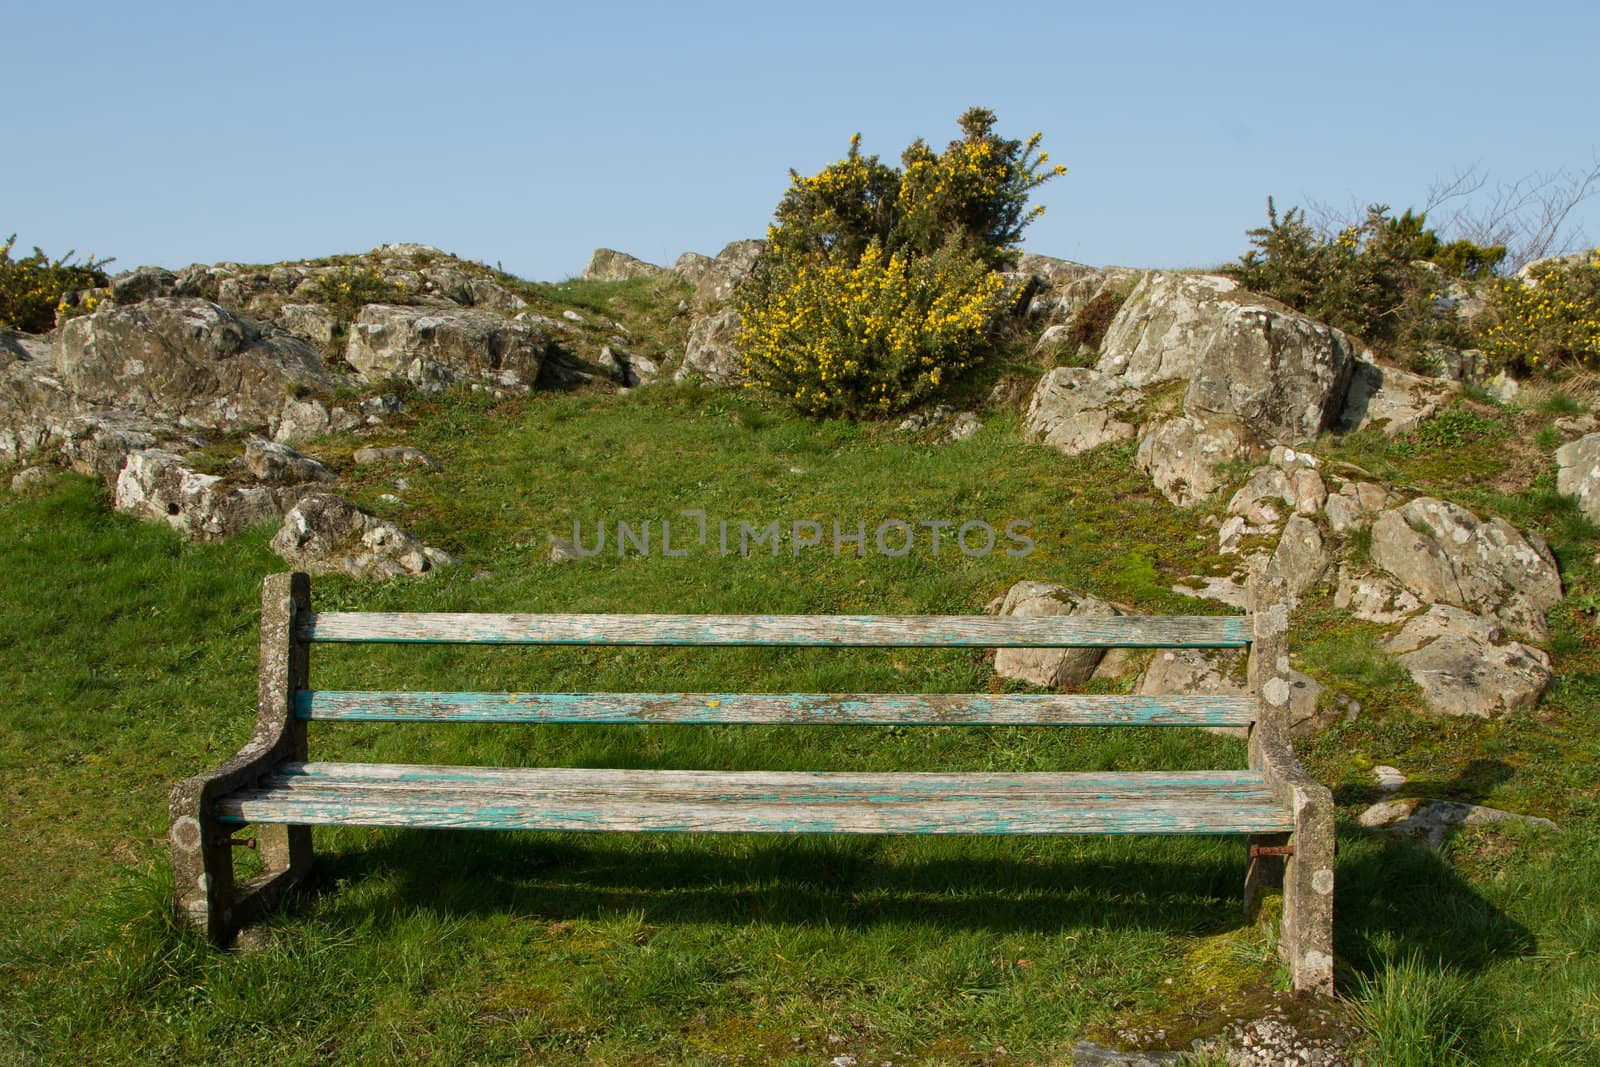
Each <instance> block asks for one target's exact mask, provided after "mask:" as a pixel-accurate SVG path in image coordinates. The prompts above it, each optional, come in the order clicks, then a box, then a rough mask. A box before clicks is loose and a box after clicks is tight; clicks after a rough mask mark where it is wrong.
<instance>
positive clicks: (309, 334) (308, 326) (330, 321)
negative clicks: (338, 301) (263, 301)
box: [277, 304, 339, 349]
mask: <svg viewBox="0 0 1600 1067" xmlns="http://www.w3.org/2000/svg"><path fill="white" fill-rule="evenodd" d="M277 323H278V325H279V326H280V327H282V328H283V329H285V330H288V331H289V332H290V333H292V334H295V335H297V336H299V337H304V338H305V339H306V340H307V341H310V342H311V343H312V344H314V345H320V346H321V347H322V348H324V349H328V348H332V347H333V339H334V337H336V336H337V335H338V332H339V319H338V316H336V315H335V314H334V313H333V311H332V310H331V309H330V308H327V307H325V306H323V305H322V304H285V305H283V306H282V307H281V308H279V309H278V318H277Z"/></svg>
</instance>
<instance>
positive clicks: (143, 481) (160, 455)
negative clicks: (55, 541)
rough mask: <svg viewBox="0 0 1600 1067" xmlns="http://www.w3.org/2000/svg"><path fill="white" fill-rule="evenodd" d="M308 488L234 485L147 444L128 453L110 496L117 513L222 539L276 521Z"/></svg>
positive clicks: (195, 536)
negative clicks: (112, 493)
mask: <svg viewBox="0 0 1600 1067" xmlns="http://www.w3.org/2000/svg"><path fill="white" fill-rule="evenodd" d="M306 491H307V489H306V487H304V486H282V485H236V484H232V483H230V482H229V481H228V480H226V479H224V478H221V477H219V476H217V475H214V474H201V473H199V472H198V471H195V470H192V469H190V467H189V466H188V464H187V463H186V461H185V460H184V459H183V457H182V456H178V455H176V454H174V453H172V452H167V451H164V450H162V449H158V448H149V449H145V450H144V451H142V452H134V453H131V454H130V455H129V456H128V459H127V462H126V463H125V464H124V465H123V468H122V472H121V473H120V474H119V475H118V476H117V484H116V492H115V496H114V500H115V504H116V508H117V510H118V511H126V512H131V513H133V514H135V515H138V516H140V517H141V518H146V519H154V520H156V521H158V522H165V523H166V524H167V525H169V526H171V527H172V528H173V529H175V530H178V531H180V532H182V533H183V534H184V536H186V537H190V538H193V539H196V540H206V541H220V540H222V539H224V538H227V537H231V536H233V535H234V534H237V533H240V532H242V531H244V530H246V529H248V528H249V527H251V526H255V525H258V524H260V523H264V522H271V521H275V520H276V519H278V518H279V517H280V516H282V515H283V513H284V512H285V511H287V510H288V509H289V508H291V507H293V506H294V504H295V501H297V500H299V499H300V497H301V496H302V495H304V493H305V492H306Z"/></svg>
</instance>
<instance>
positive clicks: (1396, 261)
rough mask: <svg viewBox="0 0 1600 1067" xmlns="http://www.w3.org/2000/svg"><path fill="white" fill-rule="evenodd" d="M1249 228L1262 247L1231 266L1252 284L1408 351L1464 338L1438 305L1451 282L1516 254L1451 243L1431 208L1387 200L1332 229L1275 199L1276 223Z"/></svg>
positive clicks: (1481, 274)
mask: <svg viewBox="0 0 1600 1067" xmlns="http://www.w3.org/2000/svg"><path fill="white" fill-rule="evenodd" d="M1249 237H1250V241H1251V244H1253V245H1254V246H1255V247H1254V248H1252V249H1251V250H1250V251H1249V252H1246V253H1245V254H1244V255H1243V256H1242V257H1240V259H1239V262H1238V264H1237V265H1235V266H1233V267H1231V268H1229V271H1228V272H1229V273H1230V274H1232V275H1233V276H1234V277H1235V278H1237V279H1238V280H1239V282H1240V283H1241V284H1243V285H1244V286H1245V287H1246V288H1247V289H1251V290H1253V291H1255V292H1258V293H1263V294H1265V295H1267V296H1271V297H1275V298H1276V299H1278V300H1281V301H1283V302H1284V303H1285V304H1287V305H1289V306H1290V307H1292V308H1294V309H1295V310H1296V311H1301V312H1304V313H1305V314H1307V315H1310V316H1311V317H1312V318H1315V319H1318V320H1320V321H1322V322H1326V323H1328V324H1329V325H1330V326H1336V327H1338V328H1339V329H1341V330H1344V331H1345V332H1347V333H1350V334H1354V335H1355V336H1357V337H1360V338H1362V339H1363V340H1365V341H1367V342H1368V343H1370V344H1373V345H1376V346H1378V347H1379V348H1380V349H1383V350H1385V351H1386V353H1387V354H1389V355H1401V356H1403V355H1404V354H1407V353H1416V352H1419V351H1420V350H1421V348H1422V346H1423V345H1424V344H1426V343H1427V342H1429V341H1443V342H1446V343H1454V344H1460V343H1463V342H1464V341H1465V340H1466V337H1465V335H1464V333H1463V332H1462V331H1461V329H1460V327H1459V326H1458V324H1457V323H1456V322H1455V320H1454V317H1453V316H1451V315H1441V314H1439V313H1438V312H1437V311H1436V309H1435V305H1434V301H1435V298H1436V297H1438V296H1439V295H1441V294H1440V292H1439V289H1440V287H1441V282H1447V281H1448V280H1450V279H1461V280H1469V281H1475V280H1478V279H1482V278H1485V277H1487V276H1488V275H1489V274H1491V273H1492V272H1493V270H1494V268H1495V267H1496V266H1497V265H1498V264H1499V263H1500V262H1501V260H1503V259H1504V258H1505V254H1506V252H1505V249H1504V248H1501V247H1499V246H1498V245H1495V246H1482V245H1476V244H1473V243H1472V242H1470V241H1451V242H1446V241H1444V240H1442V239H1441V238H1440V237H1439V235H1438V234H1437V233H1435V232H1434V231H1433V230H1430V229H1428V228H1427V225H1426V217H1425V216H1423V215H1419V214H1415V213H1413V212H1411V211H1406V212H1405V213H1404V214H1402V215H1400V216H1399V217H1398V218H1396V217H1394V216H1391V215H1390V214H1389V209H1388V207H1387V206H1386V205H1383V204H1374V205H1372V206H1371V207H1369V208H1368V209H1367V215H1366V218H1365V219H1364V220H1363V221H1362V222H1360V223H1358V224H1352V225H1349V226H1346V227H1345V228H1344V229H1342V230H1340V231H1339V232H1338V233H1337V234H1326V233H1323V232H1322V231H1320V230H1318V229H1317V228H1316V227H1314V226H1312V225H1311V224H1310V223H1308V222H1306V220H1305V213H1304V212H1303V211H1302V210H1300V209H1298V208H1291V209H1290V210H1288V211H1287V212H1285V213H1284V214H1282V215H1279V214H1278V210H1277V205H1276V204H1275V203H1274V202H1273V201H1272V199H1271V198H1269V199H1268V200H1267V225H1266V226H1263V227H1260V228H1258V229H1254V230H1251V231H1249ZM1430 264H1431V266H1429V265H1430Z"/></svg>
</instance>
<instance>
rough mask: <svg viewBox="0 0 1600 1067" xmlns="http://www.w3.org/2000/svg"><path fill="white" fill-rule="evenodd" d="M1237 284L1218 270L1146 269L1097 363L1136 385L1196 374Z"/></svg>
mask: <svg viewBox="0 0 1600 1067" xmlns="http://www.w3.org/2000/svg"><path fill="white" fill-rule="evenodd" d="M1238 289H1239V283H1238V282H1236V281H1234V280H1233V279H1232V278H1224V277H1222V276H1220V275H1215V274H1168V273H1162V272H1155V273H1151V274H1148V275H1146V276H1145V277H1144V278H1143V279H1141V280H1140V282H1139V284H1138V285H1136V286H1135V287H1134V289H1133V291H1132V292H1131V293H1129V294H1128V299H1127V300H1126V301H1125V302H1124V303H1123V305H1122V307H1121V309H1120V310H1118V312H1117V315H1116V317H1115V318H1114V319H1112V320H1111V325H1110V327H1109V328H1107V330H1106V336H1105V340H1104V341H1102V342H1101V345H1100V353H1101V354H1100V362H1099V363H1098V364H1096V369H1097V370H1099V371H1100V372H1101V373H1102V374H1111V375H1116V376H1118V377H1120V378H1122V379H1124V381H1126V383H1127V384H1128V385H1131V386H1134V387H1136V388H1143V387H1145V386H1147V385H1157V384H1159V383H1161V382H1170V381H1185V380H1189V379H1192V378H1193V377H1194V374H1195V371H1197V370H1198V369H1199V367H1200V355H1201V352H1202V351H1204V349H1205V347H1206V345H1207V344H1209V343H1210V341H1211V337H1212V334H1213V333H1215V332H1216V328H1217V326H1218V323H1219V322H1220V321H1221V315H1222V311H1223V309H1224V307H1225V306H1227V305H1224V303H1223V298H1224V297H1226V296H1227V295H1228V294H1230V293H1233V292H1235V291H1236V290H1238Z"/></svg>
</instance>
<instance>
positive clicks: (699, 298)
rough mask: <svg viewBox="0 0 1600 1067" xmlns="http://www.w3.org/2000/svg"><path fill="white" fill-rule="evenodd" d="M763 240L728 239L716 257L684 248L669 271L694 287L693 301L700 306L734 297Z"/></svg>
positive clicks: (759, 252) (746, 275) (764, 243)
mask: <svg viewBox="0 0 1600 1067" xmlns="http://www.w3.org/2000/svg"><path fill="white" fill-rule="evenodd" d="M765 247H766V242H765V241H756V240H746V241H731V242H729V243H728V244H727V245H725V246H724V247H723V249H722V251H720V252H718V253H717V254H716V257H715V258H713V257H711V256H703V255H700V254H699V253H698V252H685V253H684V254H683V255H681V256H679V257H678V260H677V262H676V263H674V264H673V265H672V272H673V273H674V274H676V275H677V276H678V277H680V278H682V279H683V280H684V281H686V282H688V283H689V284H690V285H692V286H693V287H694V302H695V303H696V304H697V305H699V306H701V307H708V306H710V305H714V304H723V303H726V302H727V301H729V300H731V299H732V298H733V293H734V290H735V289H737V288H738V287H739V283H740V282H742V281H744V280H745V279H746V278H747V277H749V276H750V271H751V270H752V269H753V268H754V267H755V265H756V257H757V256H759V255H760V254H761V250H762V249H763V248H765Z"/></svg>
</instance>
